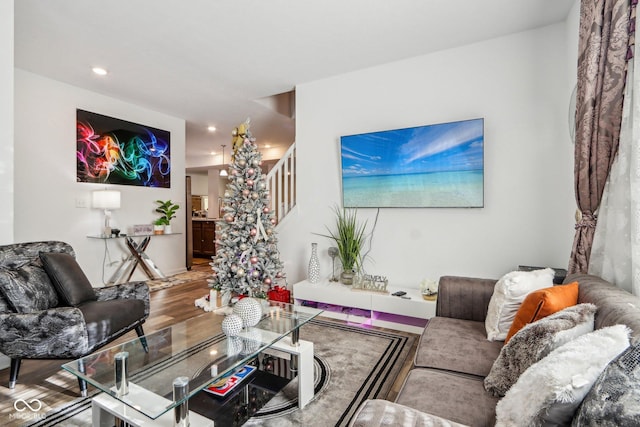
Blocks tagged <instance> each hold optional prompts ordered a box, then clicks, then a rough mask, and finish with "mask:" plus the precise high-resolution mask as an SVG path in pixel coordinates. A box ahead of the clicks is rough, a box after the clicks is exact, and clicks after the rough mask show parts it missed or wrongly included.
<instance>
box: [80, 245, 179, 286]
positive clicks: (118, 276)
mask: <svg viewBox="0 0 640 427" xmlns="http://www.w3.org/2000/svg"><path fill="white" fill-rule="evenodd" d="M174 234H180V233H164V234H143V235H135V236H129V235H124V236H123V235H120V236H117V237H107V236H87V237H88V238H90V239H101V240H104V241H105V243H106V241H107V240H111V239H124V241H125V244H126V246H127V249H129V256H128V257H127V258H126V259H124V260H123V261H122V262H121V263H120V265H119V266H118V268H117V269H116V271H115V272H114V273H113V274H112V275H111V277H110V278H109V280H108V282H107V283H108V284H110V285H111V284H119V283H125V282H128V281H129V280H131V276H133V272H134V271H135V270H136V268H137V267H138V265H139V266H140V267H141V268H142V271H143V272H144V274H145V275H146V276H147V277H148V278H149V279H150V280H154V279H161V280H166V279H167V276H165V275H164V273H162V271H160V269H159V268H158V266H157V265H156V263H155V262H154V261H153V260H152V259H151V258H150V257H149V255H147V253H146V252H145V250H146V249H147V246H149V242H150V241H151V238H152V237H157V236H171V235H174ZM136 237H138V238H141V239H142V240H140V241H139V242H136V241H135V240H134V238H136Z"/></svg>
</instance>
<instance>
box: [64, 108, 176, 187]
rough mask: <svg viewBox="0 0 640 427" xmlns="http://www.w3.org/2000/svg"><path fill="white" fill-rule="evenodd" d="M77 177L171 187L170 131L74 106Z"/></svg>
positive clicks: (84, 179) (100, 181)
mask: <svg viewBox="0 0 640 427" xmlns="http://www.w3.org/2000/svg"><path fill="white" fill-rule="evenodd" d="M76 132H77V146H76V150H77V151H76V161H77V181H78V182H93V183H101V184H123V185H137V186H144V187H161V188H170V187H171V151H170V146H171V144H170V142H171V133H170V132H168V131H166V130H160V129H156V128H152V127H150V126H144V125H140V124H137V123H132V122H128V121H126V120H120V119H116V118H113V117H109V116H103V115H102V114H97V113H91V112H89V111H84V110H80V109H77V110H76Z"/></svg>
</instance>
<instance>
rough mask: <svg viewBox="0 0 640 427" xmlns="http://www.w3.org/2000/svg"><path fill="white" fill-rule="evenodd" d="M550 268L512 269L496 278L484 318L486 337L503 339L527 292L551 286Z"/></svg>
mask: <svg viewBox="0 0 640 427" xmlns="http://www.w3.org/2000/svg"><path fill="white" fill-rule="evenodd" d="M554 274H555V273H554V271H553V270H552V269H551V268H545V269H543V270H534V271H512V272H511V273H507V274H505V275H504V276H502V277H501V278H500V280H498V282H497V283H496V285H495V287H494V289H493V295H491V300H490V301H489V310H488V311H487V318H486V319H485V327H486V333H487V339H488V340H490V341H494V340H500V341H504V339H505V338H506V337H507V333H508V332H509V328H510V327H511V324H512V323H513V319H514V318H515V316H516V312H517V311H518V309H519V308H520V305H521V304H522V301H524V298H525V297H526V296H527V294H528V293H529V292H532V291H535V290H537V289H542V288H548V287H551V286H553V277H554Z"/></svg>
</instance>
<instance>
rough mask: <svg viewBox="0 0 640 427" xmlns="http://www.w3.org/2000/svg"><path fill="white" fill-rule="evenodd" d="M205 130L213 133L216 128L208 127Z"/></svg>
mask: <svg viewBox="0 0 640 427" xmlns="http://www.w3.org/2000/svg"><path fill="white" fill-rule="evenodd" d="M207 130H208V131H209V132H215V131H216V127H215V126H209V127H208V128H207Z"/></svg>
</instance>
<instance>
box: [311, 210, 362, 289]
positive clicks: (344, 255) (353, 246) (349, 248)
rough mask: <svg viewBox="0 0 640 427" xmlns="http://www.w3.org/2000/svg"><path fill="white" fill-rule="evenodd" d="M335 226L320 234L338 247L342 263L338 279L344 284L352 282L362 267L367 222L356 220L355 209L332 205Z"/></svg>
mask: <svg viewBox="0 0 640 427" xmlns="http://www.w3.org/2000/svg"><path fill="white" fill-rule="evenodd" d="M334 211H335V214H336V228H335V230H331V229H329V227H327V231H328V232H329V234H323V235H322V236H324V237H328V238H329V239H331V240H333V241H334V242H335V243H336V246H337V247H338V259H339V260H340V263H341V264H342V273H341V274H340V281H341V282H342V283H344V284H345V285H351V284H353V278H354V276H355V275H356V273H358V272H359V271H360V269H361V267H362V249H363V247H364V242H365V229H366V227H367V222H366V221H365V222H364V223H360V222H358V218H357V211H356V210H355V209H353V210H351V209H346V208H342V209H341V208H339V207H337V206H336V207H334Z"/></svg>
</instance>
